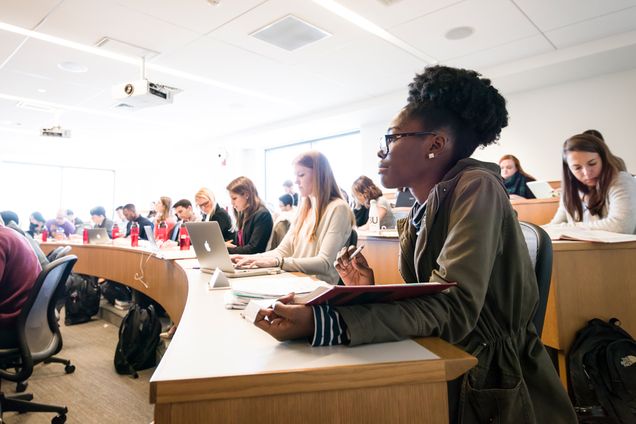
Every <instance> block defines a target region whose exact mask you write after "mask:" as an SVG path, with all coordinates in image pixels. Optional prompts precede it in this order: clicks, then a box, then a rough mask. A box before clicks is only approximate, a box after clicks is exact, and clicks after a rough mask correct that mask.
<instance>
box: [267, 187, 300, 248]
mask: <svg viewBox="0 0 636 424" xmlns="http://www.w3.org/2000/svg"><path fill="white" fill-rule="evenodd" d="M278 209H279V212H278V214H276V219H274V227H273V228H272V236H271V237H270V239H269V243H268V245H267V250H270V249H276V248H277V247H278V245H279V244H280V242H281V241H283V239H284V238H285V235H286V234H287V232H288V231H289V228H290V227H291V223H292V222H294V219H295V217H296V210H295V209H294V197H293V196H292V195H291V194H288V193H285V194H283V195H282V196H280V197H279V198H278Z"/></svg>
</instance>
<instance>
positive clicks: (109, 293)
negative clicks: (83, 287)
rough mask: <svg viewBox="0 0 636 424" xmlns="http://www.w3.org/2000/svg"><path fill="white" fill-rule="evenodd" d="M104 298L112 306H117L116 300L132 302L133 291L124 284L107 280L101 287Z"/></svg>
mask: <svg viewBox="0 0 636 424" xmlns="http://www.w3.org/2000/svg"><path fill="white" fill-rule="evenodd" d="M100 289H101V291H102V296H104V299H106V300H107V301H108V303H110V304H111V305H114V304H115V300H123V301H127V302H130V301H131V300H132V290H131V289H130V287H127V286H125V285H123V284H119V283H116V282H114V281H110V280H107V281H105V282H103V283H102V285H101V286H100Z"/></svg>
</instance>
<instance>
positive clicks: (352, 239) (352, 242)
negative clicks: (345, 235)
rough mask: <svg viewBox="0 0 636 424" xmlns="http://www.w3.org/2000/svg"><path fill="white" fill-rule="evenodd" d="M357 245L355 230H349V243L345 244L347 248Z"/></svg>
mask: <svg viewBox="0 0 636 424" xmlns="http://www.w3.org/2000/svg"><path fill="white" fill-rule="evenodd" d="M357 245H358V232H357V231H356V229H355V228H352V229H351V235H350V236H349V241H348V242H347V247H349V246H357Z"/></svg>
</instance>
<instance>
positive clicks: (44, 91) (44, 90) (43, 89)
mask: <svg viewBox="0 0 636 424" xmlns="http://www.w3.org/2000/svg"><path fill="white" fill-rule="evenodd" d="M38 93H46V88H38Z"/></svg>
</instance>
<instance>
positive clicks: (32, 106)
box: [15, 100, 57, 113]
mask: <svg viewBox="0 0 636 424" xmlns="http://www.w3.org/2000/svg"><path fill="white" fill-rule="evenodd" d="M15 106H16V107H19V108H22V109H28V110H34V111H36V112H49V113H57V110H56V109H54V108H52V107H50V106H46V105H42V104H37V103H29V102H25V101H22V100H21V101H19V102H17V103H16V104H15Z"/></svg>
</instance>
